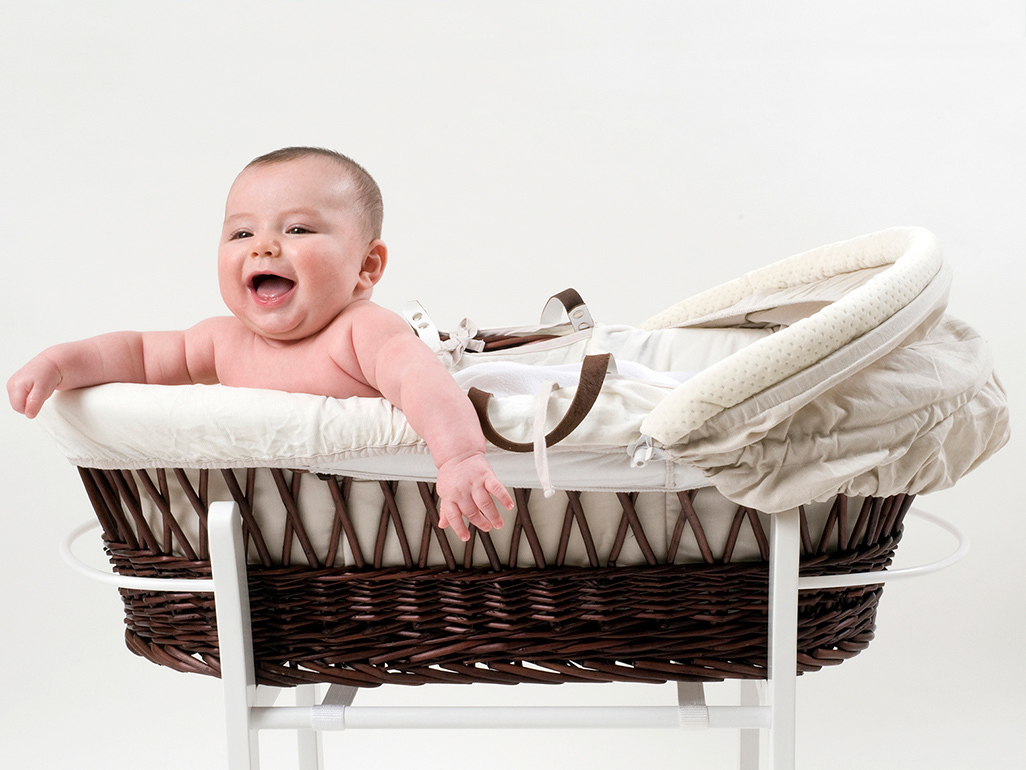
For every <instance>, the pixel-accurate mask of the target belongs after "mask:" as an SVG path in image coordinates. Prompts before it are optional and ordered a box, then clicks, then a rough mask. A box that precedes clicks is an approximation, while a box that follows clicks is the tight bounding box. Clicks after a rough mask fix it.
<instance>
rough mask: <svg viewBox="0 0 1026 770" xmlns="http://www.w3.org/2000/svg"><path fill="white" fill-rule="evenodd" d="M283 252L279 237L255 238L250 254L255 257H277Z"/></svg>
mask: <svg viewBox="0 0 1026 770" xmlns="http://www.w3.org/2000/svg"><path fill="white" fill-rule="evenodd" d="M280 254H281V245H280V244H279V243H278V239H277V238H254V239H253V246H252V249H251V251H250V255H251V256H253V257H277V256H279V255H280Z"/></svg>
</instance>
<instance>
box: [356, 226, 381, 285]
mask: <svg viewBox="0 0 1026 770" xmlns="http://www.w3.org/2000/svg"><path fill="white" fill-rule="evenodd" d="M387 264H388V247H387V246H385V242H384V241H383V240H381V239H380V238H378V239H376V240H373V241H371V243H370V245H369V246H368V247H367V252H366V254H365V255H364V257H363V264H361V265H360V283H361V285H363V288H365V289H369V288H371V287H372V286H373V285H374V284H376V283H377V282H378V281H380V280H381V276H382V275H383V274H384V272H385V265H387Z"/></svg>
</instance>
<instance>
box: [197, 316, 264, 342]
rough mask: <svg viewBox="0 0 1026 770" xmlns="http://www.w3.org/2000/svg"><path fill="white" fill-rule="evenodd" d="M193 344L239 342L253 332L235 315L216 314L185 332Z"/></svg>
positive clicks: (250, 335)
mask: <svg viewBox="0 0 1026 770" xmlns="http://www.w3.org/2000/svg"><path fill="white" fill-rule="evenodd" d="M185 335H186V338H187V340H188V341H189V342H191V343H192V344H210V345H214V346H218V345H224V344H238V343H239V342H240V341H242V340H243V339H245V338H246V337H252V336H253V332H252V331H251V330H250V329H248V328H247V327H246V325H245V324H243V323H242V322H241V321H240V320H239V319H238V318H236V317H235V316H215V317H213V318H207V319H205V320H203V321H200V322H199V323H198V324H196V325H195V326H193V327H192V328H190V329H187V330H186V332H185Z"/></svg>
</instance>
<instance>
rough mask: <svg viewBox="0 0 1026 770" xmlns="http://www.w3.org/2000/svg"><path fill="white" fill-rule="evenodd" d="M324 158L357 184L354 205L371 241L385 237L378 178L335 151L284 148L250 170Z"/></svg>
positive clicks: (253, 162) (255, 161) (254, 162)
mask: <svg viewBox="0 0 1026 770" xmlns="http://www.w3.org/2000/svg"><path fill="white" fill-rule="evenodd" d="M309 157H322V158H328V159H330V160H333V161H335V163H337V164H338V165H339V166H341V167H342V169H343V170H344V171H345V173H346V175H347V176H348V177H349V179H350V181H352V183H353V187H354V189H355V194H354V196H353V198H354V203H355V204H356V208H357V210H358V212H359V214H360V216H361V217H362V218H363V220H364V225H365V226H366V228H367V231H368V232H369V233H370V236H371V238H380V237H381V222H382V219H383V218H384V212H385V207H384V202H383V201H382V199H381V189H380V188H379V187H378V183H377V182H375V181H374V178H373V177H372V176H371V175H370V174H368V173H367V170H366V169H365V168H364V167H363V166H361V165H360V164H359V163H357V162H356V161H355V160H353V159H352V158H350V157H348V156H346V155H343V154H342V153H340V152H335V151H334V150H328V149H325V148H324V147H283V148H281V149H280V150H274V151H273V152H269V153H266V154H265V155H261V156H260V157H258V158H253V160H251V161H250V162H249V163H248V164H246V168H249V167H250V166H264V165H270V164H272V163H286V162H288V161H290V160H299V159H301V158H309Z"/></svg>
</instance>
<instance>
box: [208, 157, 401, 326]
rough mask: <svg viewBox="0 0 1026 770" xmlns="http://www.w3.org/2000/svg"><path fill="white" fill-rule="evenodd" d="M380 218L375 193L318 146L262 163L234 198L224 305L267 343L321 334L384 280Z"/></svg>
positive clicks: (242, 178) (224, 252)
mask: <svg viewBox="0 0 1026 770" xmlns="http://www.w3.org/2000/svg"><path fill="white" fill-rule="evenodd" d="M381 219H382V203H381V192H380V191H379V189H378V186H377V184H376V183H375V182H374V180H373V179H372V178H371V176H370V175H369V174H368V173H367V172H366V171H365V170H364V169H363V168H362V167H361V166H360V165H359V164H357V163H356V162H354V161H353V160H351V159H349V158H347V157H346V156H344V155H341V154H339V153H336V152H333V151H331V150H324V149H320V148H315V147H287V148H285V149H282V150H276V151H275V152H272V153H268V154H267V155H261V156H260V157H259V158H256V159H254V160H253V161H251V162H250V163H249V164H248V165H247V166H246V167H245V168H244V169H243V170H242V172H241V173H240V174H239V176H238V177H237V178H236V180H235V182H234V184H233V185H232V187H231V190H230V191H229V192H228V201H227V203H226V205H225V220H224V228H223V230H222V233H221V243H220V248H219V249H218V278H219V282H220V285H221V295H222V297H224V300H225V303H226V304H227V305H228V308H229V309H230V310H231V311H232V313H234V314H235V315H236V316H237V317H238V318H239V320H241V321H242V322H243V323H244V324H245V325H246V326H248V327H249V328H250V329H251V330H252V331H254V332H256V333H257V334H259V335H261V336H262V337H265V338H267V339H271V340H278V341H294V340H298V339H303V338H305V337H309V336H310V335H312V334H316V333H317V332H319V331H321V330H322V329H323V328H325V327H326V326H327V325H328V324H330V323H331V322H332V321H333V320H334V319H335V318H336V317H337V316H338V315H339V313H341V312H342V310H344V309H345V308H346V307H347V306H348V305H350V304H352V303H353V302H355V301H357V300H360V299H367V298H369V297H370V295H371V291H372V289H373V287H374V284H376V283H377V281H378V280H379V279H380V278H381V274H382V271H383V270H384V267H385V263H386V261H387V250H386V248H385V244H384V243H382V241H381V239H380V235H381Z"/></svg>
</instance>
